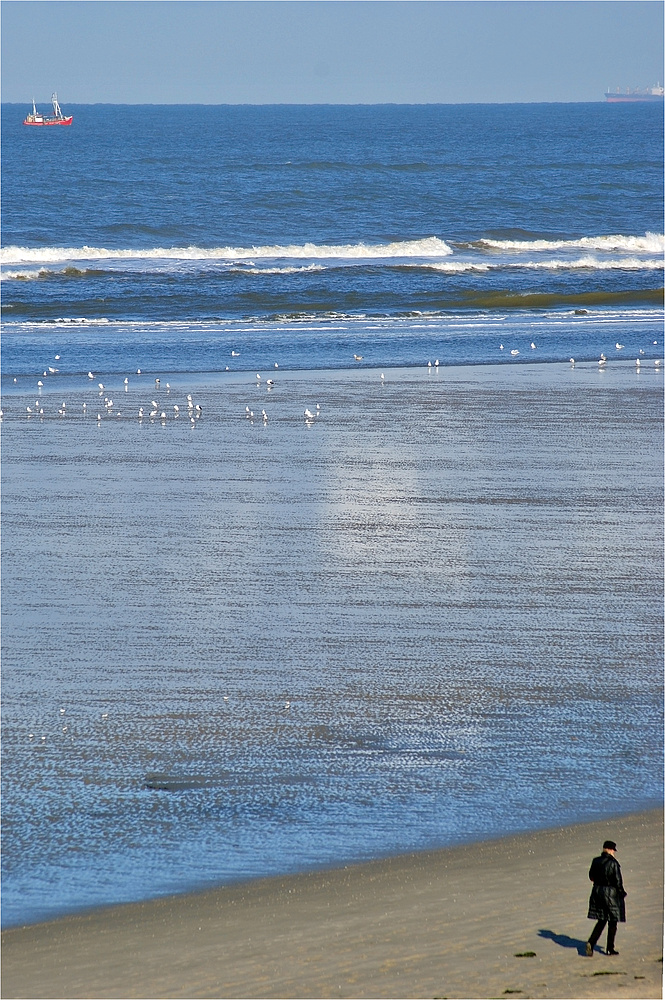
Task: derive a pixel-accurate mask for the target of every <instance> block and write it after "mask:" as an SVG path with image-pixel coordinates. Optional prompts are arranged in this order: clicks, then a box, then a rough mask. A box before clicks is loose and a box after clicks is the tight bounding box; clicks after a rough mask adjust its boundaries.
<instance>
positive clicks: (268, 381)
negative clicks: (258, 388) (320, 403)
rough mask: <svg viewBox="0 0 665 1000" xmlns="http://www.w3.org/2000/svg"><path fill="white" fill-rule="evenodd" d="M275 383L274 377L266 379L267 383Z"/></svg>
mask: <svg viewBox="0 0 665 1000" xmlns="http://www.w3.org/2000/svg"><path fill="white" fill-rule="evenodd" d="M274 384H275V381H274V379H271V378H269V379H267V380H266V385H274Z"/></svg>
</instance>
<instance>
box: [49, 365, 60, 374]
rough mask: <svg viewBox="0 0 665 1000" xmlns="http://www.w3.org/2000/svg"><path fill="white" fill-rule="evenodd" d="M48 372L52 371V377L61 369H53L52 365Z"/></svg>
mask: <svg viewBox="0 0 665 1000" xmlns="http://www.w3.org/2000/svg"><path fill="white" fill-rule="evenodd" d="M48 370H49V371H50V373H51V375H55V373H56V372H59V371H60V369H59V368H51V366H50V365H49V369H48Z"/></svg>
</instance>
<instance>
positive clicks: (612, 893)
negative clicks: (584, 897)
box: [587, 852, 626, 923]
mask: <svg viewBox="0 0 665 1000" xmlns="http://www.w3.org/2000/svg"><path fill="white" fill-rule="evenodd" d="M589 878H590V879H591V881H592V882H593V889H592V890H591V896H590V898H589V912H588V913H587V916H588V918H589V919H590V920H616V921H621V923H624V922H625V920H626V907H625V904H624V898H625V896H626V893H625V891H624V888H623V879H622V878H621V865H620V864H619V862H618V861H617V859H616V858H613V857H612V855H611V854H607V853H606V852H603V853H602V854H601V855H600V857H599V858H594V859H593V861H592V862H591V868H590V869H589Z"/></svg>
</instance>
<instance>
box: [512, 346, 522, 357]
mask: <svg viewBox="0 0 665 1000" xmlns="http://www.w3.org/2000/svg"><path fill="white" fill-rule="evenodd" d="M510 353H511V354H512V355H513V357H517V355H518V354H519V353H520V352H519V351H518V350H517V349H516V348H514V349H513V350H512V351H511V352H510Z"/></svg>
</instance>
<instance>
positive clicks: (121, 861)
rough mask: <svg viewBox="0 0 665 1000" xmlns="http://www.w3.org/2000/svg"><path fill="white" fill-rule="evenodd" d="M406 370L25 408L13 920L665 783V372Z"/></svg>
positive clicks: (12, 461) (419, 841) (567, 809)
mask: <svg viewBox="0 0 665 1000" xmlns="http://www.w3.org/2000/svg"><path fill="white" fill-rule="evenodd" d="M386 375H387V376H388V377H387V378H386V379H385V380H383V381H382V380H381V378H380V374H379V372H378V371H371V370H363V371H355V372H337V373H317V374H308V373H303V372H293V373H284V374H283V375H282V374H281V373H280V374H279V377H277V375H276V376H275V386H274V387H273V388H272V389H268V388H267V387H266V385H265V379H264V380H263V381H262V384H261V385H260V386H258V385H257V384H256V383H255V381H254V379H253V378H250V376H249V375H247V374H229V375H226V376H225V375H215V376H205V375H201V376H199V375H196V376H187V377H185V376H175V375H174V376H172V377H170V383H171V385H170V390H167V389H166V387H165V386H160V387H159V388H158V389H154V388H153V387H152V380H151V381H150V382H148V383H147V385H148V386H149V387H148V388H143V387H142V386H141V385H140V383H139V380H132V384H131V385H130V386H129V387H128V389H127V391H126V392H125V391H124V387H123V385H122V380H121V378H120V377H118V378H117V382H118V384H117V386H114V385H110V386H109V387H108V389H107V391H110V392H111V393H114V394H115V403H114V410H115V412H117V411H120V416H116V417H110V416H106V411H104V413H103V419H102V420H101V421H99V422H98V421H97V419H96V417H97V413H98V412H99V406H100V405H101V402H100V400H98V398H97V394H96V390H92V389H86V390H84V389H77V390H74V389H72V391H71V392H69V393H68V395H67V408H66V415H64V416H63V415H60V414H58V412H57V410H58V407H59V404H60V402H61V400H60V397H58V398H57V399H56V397H55V396H52V395H50V394H49V393H48V392H47V393H45V394H44V395H43V397H42V399H43V400H44V406H43V408H44V410H45V414H44V417H43V418H42V419H40V418H39V417H38V416H35V415H33V416H29V415H28V414H27V413H26V412H25V408H23V409H21V411H20V412H19V409H18V407H15V409H12V406H11V405H10V406H9V407H8V409H7V411H6V415H5V417H4V427H3V466H4V484H3V490H4V504H3V506H4V520H3V524H4V536H3V584H4V599H3V604H4V607H3V632H2V641H3V650H4V692H3V694H4V741H5V747H4V769H3V780H4V800H3V801H4V809H3V813H4V852H3V863H4V872H5V874H4V896H3V904H4V905H3V915H4V921H5V923H18V922H23V921H28V920H34V919H38V918H43V917H47V916H50V915H54V914H56V913H60V912H64V911H66V910H70V909H75V908H77V907H81V906H86V905H93V904H99V903H106V902H114V901H120V900H128V899H137V898H142V897H144V896H150V895H158V894H160V893H166V892H173V891H178V890H183V889H187V888H190V887H192V886H195V885H203V884H207V883H212V882H222V881H230V880H233V879H238V878H245V877H250V876H253V875H259V874H268V873H276V872H285V871H293V870H299V869H302V868H306V867H309V866H316V865H325V864H332V863H343V862H344V861H346V860H349V859H358V858H366V857H370V856H376V855H377V854H387V853H391V852H397V851H406V850H411V849H418V848H425V847H431V846H435V845H446V844H452V843H457V842H461V841H464V840H470V839H474V838H481V837H484V836H490V835H500V834H502V833H507V832H510V831H517V830H524V829H531V828H537V827H539V826H546V825H554V824H558V823H562V822H572V821H575V820H581V819H591V818H595V817H602V816H604V815H610V814H612V813H616V812H620V811H627V810H632V809H636V808H640V807H642V806H645V807H646V806H649V805H653V804H656V802H657V801H658V800H659V798H660V788H661V780H660V779H661V767H660V758H661V747H662V727H661V716H662V713H661V707H662V701H661V694H660V690H659V688H660V682H661V659H662V643H661V637H662V632H661V620H662V567H661V552H662V489H661V487H662V373H661V372H660V371H659V370H658V369H655V368H649V369H648V370H646V369H643V370H642V371H641V372H636V371H635V368H634V367H633V366H632V365H630V366H628V365H626V366H623V365H621V364H616V365H613V366H612V367H611V368H608V369H607V370H605V371H598V368H597V366H596V365H593V366H588V367H587V366H579V365H578V366H577V367H576V368H570V367H569V366H567V365H529V366H524V367H521V368H519V369H511V370H506V369H503V368H498V367H493V368H490V367H487V368H483V367H478V368H457V369H453V368H451V369H446V370H443V369H441V370H439V372H432V373H431V374H429V375H428V373H427V371H426V370H422V369H418V370H416V369H409V370H407V369H395V370H391V371H390V372H386ZM154 393H158V398H157V399H156V401H157V402H158V403H159V407H158V411H159V412H160V413H161V412H165V413H166V414H167V417H166V418H165V419H164V420H161V419H160V418H159V417H157V418H154V419H152V420H151V419H150V418H149V417H148V415H147V413H148V409H149V405H148V404H149V403H150V400H151V399H152V398H155V397H154V395H153V394H154ZM187 393H191V394H192V396H193V402H194V403H198V404H200V405H201V406H202V413H201V415H200V416H199V417H198V418H197V417H194V418H193V422H192V421H190V418H189V416H188V415H187V400H186V394H187ZM10 402H11V401H10ZM83 402H86V403H87V409H86V411H85V413H84V411H83ZM174 404H175V405H179V406H180V415H179V416H178V417H177V418H175V417H174V413H175V411H174V410H173V405H174ZM317 404H319V407H320V409H319V410H318V411H317ZM139 405H144V406H146V407H148V409H147V410H146V416H145V417H144V419H143V420H142V421H141V422H139V420H138V419H137V415H136V414H137V411H138V407H139ZM246 407H249V408H250V410H252V411H253V413H254V417H253V419H252V418H250V417H248V416H247V413H246ZM305 408H308V409H309V410H310V411H311V412H312V413H314V414H317V412H318V416H316V417H315V418H313V419H311V420H309V421H305V420H304V418H303V412H304V410H305ZM262 409H265V410H266V413H267V415H268V420H267V422H264V420H263V418H262V416H261V411H262ZM194 412H196V411H194Z"/></svg>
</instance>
